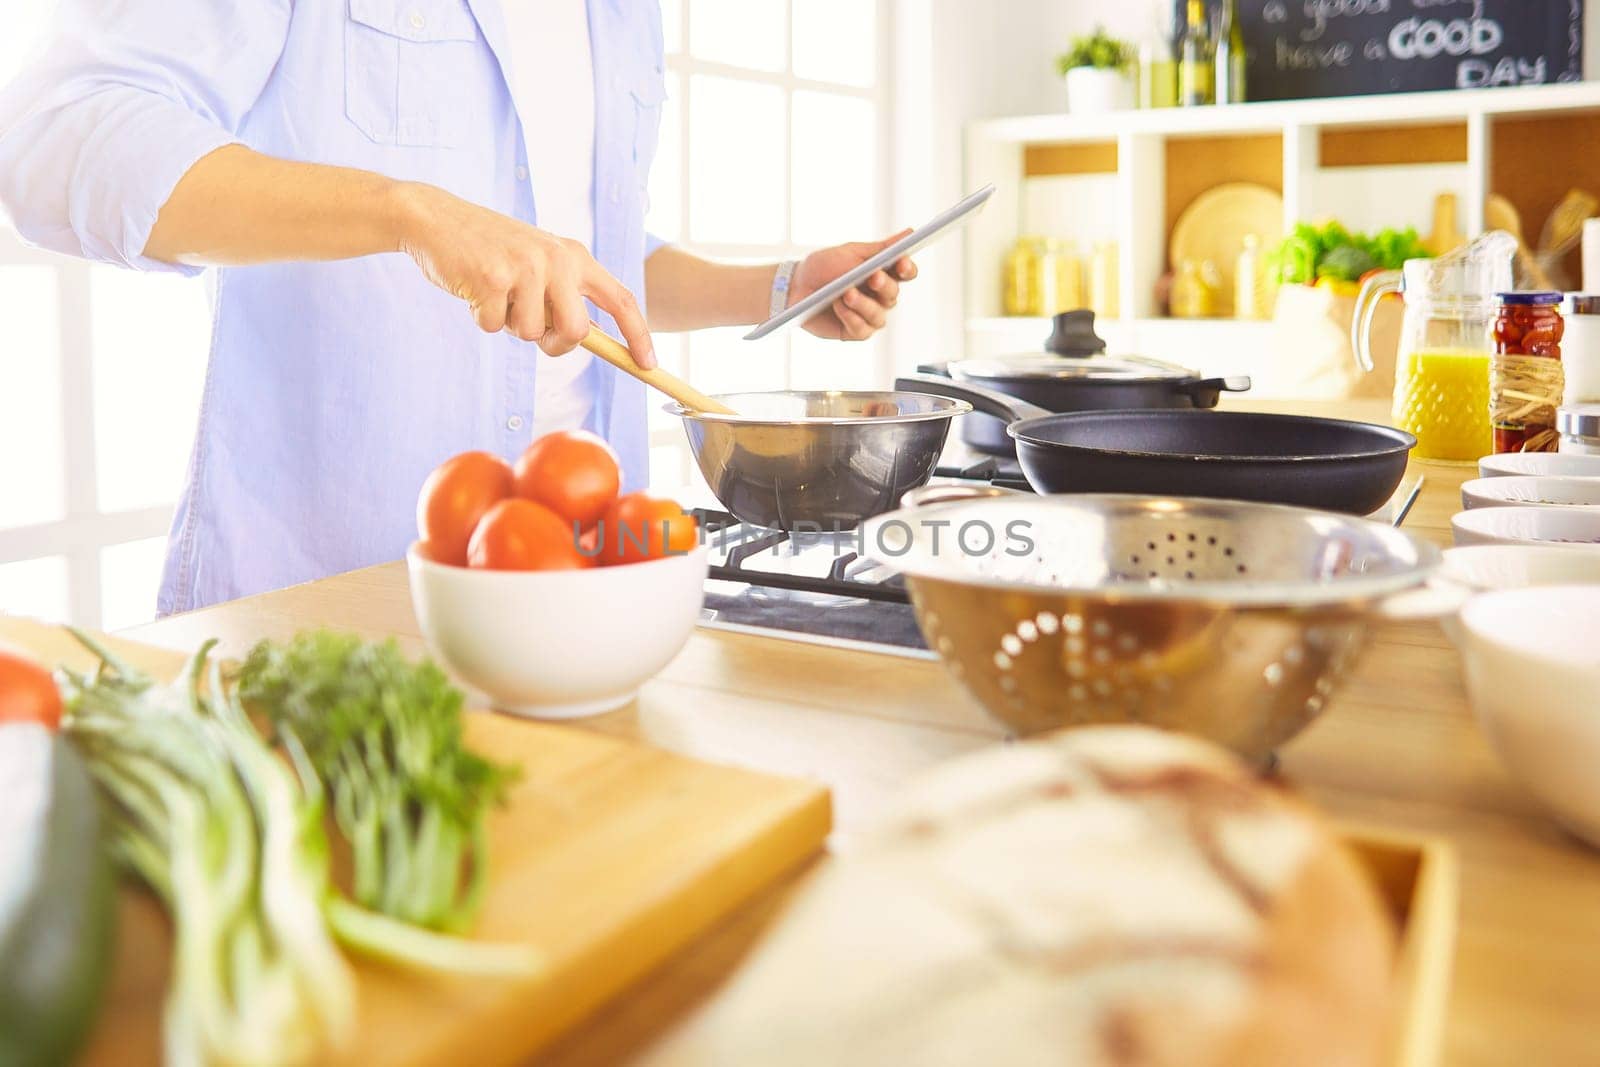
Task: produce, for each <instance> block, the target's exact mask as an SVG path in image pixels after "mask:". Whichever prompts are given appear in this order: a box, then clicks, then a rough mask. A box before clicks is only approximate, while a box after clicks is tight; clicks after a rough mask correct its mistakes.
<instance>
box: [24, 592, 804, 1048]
mask: <svg viewBox="0 0 1600 1067" xmlns="http://www.w3.org/2000/svg"><path fill="white" fill-rule="evenodd" d="M0 641H4V642H6V643H9V644H12V645H15V646H20V647H22V648H24V649H26V650H28V651H29V652H31V653H32V654H34V655H35V656H37V657H38V658H39V659H40V660H41V661H42V662H44V663H46V664H52V665H53V664H56V663H70V664H73V665H75V666H78V667H88V666H91V665H92V663H93V657H92V656H90V655H89V654H88V653H86V652H84V651H83V650H82V648H80V647H79V646H78V644H77V643H76V642H75V641H73V640H72V639H71V637H70V636H69V635H68V634H66V633H65V632H64V631H62V630H59V629H56V628H54V627H46V626H41V625H39V624H36V623H30V622H26V621H23V620H17V619H10V618H4V617H0ZM108 644H110V645H111V647H112V648H114V649H115V650H116V651H118V652H119V653H120V654H122V655H124V656H126V658H127V659H128V661H129V662H130V663H132V664H133V665H134V666H137V667H139V668H141V669H144V670H147V671H149V672H150V673H151V674H153V675H155V676H156V677H158V678H163V679H165V678H170V677H172V676H173V675H174V674H176V673H177V668H178V667H179V665H180V664H181V663H182V660H183V657H182V656H180V655H177V654H175V653H172V652H169V651H165V650H161V649H155V648H150V647H148V646H144V645H137V644H133V643H131V642H125V641H117V640H109V641H108ZM467 737H468V741H469V743H470V744H471V745H472V747H473V748H475V749H477V750H478V751H480V752H483V753H486V754H489V755H492V756H493V757H494V758H495V759H499V760H505V761H510V762H515V763H520V764H521V765H522V770H523V774H522V779H521V781H520V782H519V783H518V785H517V786H516V787H515V789H514V790H513V791H512V793H511V796H510V798H509V803H508V805H507V806H506V808H504V809H503V810H501V811H499V812H497V813H496V815H495V816H494V817H493V818H492V819H491V822H490V836H491V845H490V849H491V851H490V856H491V862H492V864H493V868H492V875H491V884H490V889H489V892H488V894H487V899H486V901H485V903H484V909H483V915H482V918H481V919H480V921H479V923H478V927H477V929H476V931H475V932H474V933H475V936H479V937H483V938H489V939H495V940H506V941H521V942H526V943H528V944H531V945H535V946H537V947H538V949H539V950H540V951H541V952H542V953H543V954H544V955H545V957H546V959H547V960H548V961H549V967H548V969H547V970H546V971H545V972H544V973H542V974H541V975H539V976H537V977H534V978H529V979H524V980H494V981H491V980H478V979H474V980H461V979H440V978H435V977H422V976H417V975H412V974H407V973H404V972H400V971H397V970H393V969H389V968H384V967H381V966H375V965H368V964H365V963H358V964H357V988H358V992H357V996H358V998H359V1007H358V1017H357V1020H356V1027H355V1034H354V1037H353V1040H352V1042H351V1044H350V1045H349V1046H348V1047H346V1048H343V1049H341V1050H339V1052H338V1054H337V1056H336V1057H334V1058H335V1059H336V1060H337V1062H348V1063H360V1064H362V1065H363V1067H376V1065H379V1064H383V1065H388V1064H403V1065H407V1067H422V1065H433V1064H440V1065H443V1064H450V1065H452V1067H453V1065H457V1064H473V1065H474V1067H482V1065H491V1064H502V1063H512V1062H516V1061H518V1060H520V1059H523V1058H525V1057H527V1056H528V1055H529V1054H531V1053H532V1052H534V1051H536V1050H537V1049H539V1048H540V1047H541V1046H543V1045H544V1044H546V1043H547V1042H549V1041H550V1039H551V1038H553V1037H554V1036H556V1035H557V1034H559V1033H560V1032H561V1031H562V1030H564V1029H566V1028H567V1027H569V1026H571V1025H572V1024H573V1023H575V1022H576V1021H578V1020H579V1019H581V1018H582V1017H583V1016H584V1015H586V1014H588V1013H589V1012H591V1011H593V1010H594V1009H595V1008H596V1007H598V1006H599V1005H600V1004H602V1003H603V1002H604V1001H605V1000H606V999H608V998H609V997H612V996H614V995H615V994H617V993H618V992H619V991H620V990H622V989H623V988H624V987H625V986H627V985H628V983H630V982H632V981H633V980H634V979H636V978H638V977H640V976H641V975H643V974H644V973H645V972H646V971H648V970H649V969H650V968H651V967H653V966H654V965H656V964H657V963H659V962H661V961H662V960H663V959H665V958H666V957H667V956H668V955H670V954H671V953H672V952H674V951H675V950H677V949H679V948H681V947H682V946H684V945H685V944H687V943H688V942H689V941H691V940H693V939H694V938H695V937H696V936H697V935H699V934H700V933H701V932H703V931H704V930H706V929H707V928H708V927H709V926H711V925H712V924H713V923H715V922H716V921H717V920H718V919H719V918H720V917H721V916H723V915H725V914H727V913H728V912H730V911H731V910H733V909H734V908H735V907H737V906H738V905H739V904H741V903H743V902H744V901H745V900H747V899H749V898H750V897H751V896H753V895H754V894H755V893H756V892H757V891H758V890H760V889H762V888H763V887H765V886H766V885H768V884H770V883H771V882H773V881H774V880H776V879H777V878H779V877H780V876H782V875H783V874H785V873H786V872H789V871H791V870H794V869H795V868H796V867H798V866H799V865H800V864H801V863H802V862H803V861H804V860H806V859H807V858H808V857H810V856H812V855H813V854H815V853H816V852H817V851H818V850H819V849H820V848H821V846H822V843H823V840H824V838H826V836H827V834H828V831H829V829H830V826H831V822H832V816H831V809H830V804H829V796H828V792H827V790H826V789H824V788H822V787H821V786H817V785H813V784H811V783H807V782H801V781H795V780H792V779H784V778H774V777H769V776H767V775H762V774H755V773H752V772H749V771H743V770H738V769H735V768H731V767H720V766H715V765H712V764H707V763H699V762H696V761H693V760H688V759H684V758H682V757H679V756H674V755H670V754H668V753H665V752H661V751H658V750H656V749H652V748H647V747H645V746H642V745H638V744H634V743H631V742H626V741H620V740H617V739H614V738H611V737H606V736H601V735H598V734H593V733H589V732H586V731H583V730H579V729H574V728H571V727H562V726H553V725H547V724H543V723H533V722H528V721H526V720H521V719H514V718H509V717H505V716H500V715H495V714H492V713H487V712H485V713H475V714H473V715H471V716H469V721H468V728H467ZM121 919H122V923H121V927H120V930H119V934H118V945H117V953H116V965H115V974H114V977H113V979H112V983H111V986H110V988H109V990H108V995H107V1003H106V1004H105V1006H104V1008H103V1009H102V1016H101V1020H100V1023H99V1025H98V1027H97V1029H96V1032H95V1035H94V1037H93V1039H92V1041H91V1045H90V1049H89V1052H88V1055H87V1056H86V1057H85V1062H86V1063H89V1064H96V1065H102V1064H116V1065H119V1067H120V1065H127V1064H156V1063H159V1062H160V1025H161V1023H160V1018H161V1005H162V1001H163V997H164V993H165V988H166V976H167V967H168V962H167V960H168V951H169V940H170V938H169V931H168V925H167V922H166V919H165V916H164V915H163V913H162V911H161V909H160V908H159V906H158V905H157V904H156V903H155V901H154V900H153V899H152V898H151V897H149V896H148V895H146V894H144V893H142V892H139V891H135V890H132V889H130V890H128V891H127V892H125V893H124V895H123V900H122V914H121Z"/></svg>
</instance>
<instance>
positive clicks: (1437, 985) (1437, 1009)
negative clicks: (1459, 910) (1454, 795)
mask: <svg viewBox="0 0 1600 1067" xmlns="http://www.w3.org/2000/svg"><path fill="white" fill-rule="evenodd" d="M1340 831H1341V836H1342V837H1343V839H1344V841H1345V843H1346V844H1347V845H1348V846H1349V847H1350V850H1351V851H1352V852H1354V853H1355V856H1356V859H1357V860H1359V861H1360V863H1361V865H1362V866H1363V867H1365V868H1366V869H1367V871H1368V872H1369V873H1370V874H1371V876H1372V882H1373V885H1374V886H1375V887H1376V888H1377V890H1378V896H1379V898H1380V899H1381V900H1382V901H1383V903H1384V904H1385V905H1386V906H1387V907H1388V909H1389V912H1390V914H1391V915H1392V916H1393V917H1394V919H1395V922H1396V925H1397V928H1398V930H1399V941H1398V951H1397V959H1396V969H1397V975H1396V982H1395V984H1396V1003H1395V1021H1394V1041H1393V1054H1392V1055H1391V1056H1390V1059H1389V1062H1390V1064H1391V1065H1392V1067H1436V1065H1437V1064H1439V1063H1441V1062H1442V1060H1443V1055H1444V1027H1445V1012H1446V1008H1447V1007H1448V1004H1449V999H1450V975H1451V971H1452V968H1453V966H1454V962H1455V940H1456V905H1457V899H1456V897H1457V891H1458V884H1459V881H1460V874H1459V868H1458V865H1457V860H1456V854H1455V849H1454V847H1453V846H1452V845H1451V844H1450V843H1449V842H1448V841H1445V840H1443V839H1441V838H1435V837H1421V836H1418V835H1414V834H1404V833H1397V832H1395V831H1391V830H1381V829H1377V828H1374V827H1371V826H1351V825H1345V826H1341V827H1340Z"/></svg>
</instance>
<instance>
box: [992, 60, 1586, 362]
mask: <svg viewBox="0 0 1600 1067" xmlns="http://www.w3.org/2000/svg"><path fill="white" fill-rule="evenodd" d="M1597 116H1600V83H1594V82H1584V83H1574V84H1563V85H1548V86H1536V87H1526V88H1514V89H1486V90H1466V91H1455V92H1433V93H1411V94H1402V95H1388V96H1362V97H1346V98H1339V99H1327V100H1306V101H1281V102H1270V103H1258V104H1238V105H1231V106H1225V107H1207V108H1192V109H1189V108H1170V109H1160V110H1150V111H1130V112H1120V113H1115V114H1109V115H1093V116H1069V115H1038V116H1022V117H1013V118H1001V119H991V120H985V121H980V122H976V123H973V124H971V125H969V126H968V128H967V131H966V145H965V148H966V157H965V177H966V187H967V188H977V187H978V186H979V185H982V184H984V183H987V182H993V183H994V184H995V186H996V194H995V198H994V200H993V201H992V202H991V203H990V205H989V208H988V209H987V210H986V211H985V212H984V213H983V214H982V215H981V216H979V218H978V219H977V220H975V221H974V222H973V224H972V225H971V227H970V228H969V229H968V232H967V235H966V241H965V279H966V281H965V294H966V309H965V311H966V316H967V320H966V321H967V331H966V332H967V338H966V342H967V351H968V353H969V354H984V353H993V352H998V351H1008V350H1024V351H1025V350H1030V349H1035V350H1036V349H1037V348H1038V347H1039V342H1040V341H1041V340H1042V339H1043V337H1044V336H1045V335H1046V334H1047V333H1048V326H1047V325H1044V324H1042V323H1041V321H1040V320H1030V319H1009V318H1004V317H1001V316H1000V314H999V312H1000V307H999V296H1000V273H1001V263H1002V260H1003V257H1004V255H1005V252H1006V250H1007V249H1008V248H1009V247H1010V245H1011V243H1012V242H1013V241H1014V240H1015V239H1016V237H1017V235H1018V234H1019V233H1020V232H1024V231H1026V230H1028V229H1029V228H1030V227H1031V228H1034V229H1038V228H1040V227H1041V225H1042V226H1043V227H1045V228H1048V229H1050V230H1051V231H1052V233H1053V235H1059V236H1067V237H1071V236H1074V234H1073V233H1070V232H1068V233H1061V232H1060V230H1061V228H1062V227H1063V226H1072V225H1076V226H1078V227H1080V228H1082V229H1083V230H1084V231H1085V233H1084V236H1087V237H1089V238H1110V239H1112V240H1115V241H1116V243H1117V246H1118V250H1119V262H1118V267H1119V290H1120V293H1121V318H1120V319H1119V320H1118V321H1117V322H1115V323H1106V324H1105V329H1104V330H1103V331H1102V333H1103V334H1104V335H1106V336H1107V339H1108V340H1109V341H1112V342H1113V345H1114V346H1115V347H1120V348H1123V349H1124V350H1132V349H1135V348H1137V349H1139V350H1142V351H1143V352H1144V354H1147V355H1151V356H1156V357H1158V358H1163V359H1172V360H1176V361H1179V362H1187V363H1189V364H1190V365H1193V366H1198V367H1199V368H1200V369H1202V370H1204V371H1206V372H1207V373H1249V374H1254V375H1256V376H1257V377H1258V379H1262V380H1261V381H1260V382H1258V390H1260V389H1261V387H1262V386H1263V385H1268V383H1269V382H1270V381H1271V380H1272V379H1274V378H1275V377H1281V378H1283V379H1284V380H1285V383H1286V384H1285V385H1284V388H1285V389H1290V390H1292V385H1290V384H1287V383H1288V382H1289V380H1290V379H1292V375H1274V374H1273V373H1271V372H1272V370H1273V364H1274V363H1275V362H1281V361H1282V359H1283V354H1282V353H1281V352H1280V351H1276V350H1275V349H1279V348H1281V347H1282V343H1281V339H1278V338H1277V337H1276V334H1275V332H1274V330H1273V329H1272V327H1271V325H1270V324H1262V323H1253V322H1235V321H1231V320H1208V321H1197V320H1163V319H1158V318H1155V317H1154V316H1155V310H1156V309H1155V299H1154V289H1155V283H1156V281H1157V280H1158V278H1159V277H1160V276H1161V274H1162V273H1163V272H1164V271H1165V270H1166V268H1167V241H1168V233H1167V226H1168V218H1169V210H1168V209H1169V205H1168V203H1167V198H1168V190H1169V188H1170V183H1169V181H1168V174H1167V169H1166V168H1167V161H1168V156H1169V148H1170V143H1171V142H1176V141H1182V140H1191V139H1198V140H1206V139H1211V140H1215V141H1217V142H1218V146H1219V154H1221V155H1224V156H1225V154H1226V153H1227V151H1229V150H1230V148H1231V147H1235V146H1237V145H1238V144H1240V143H1241V141H1240V140H1239V139H1250V138H1259V137H1261V136H1263V135H1264V136H1271V137H1275V138H1278V139H1280V143H1281V156H1282V160H1281V189H1282V194H1283V205H1284V228H1285V230H1287V229H1289V228H1290V227H1292V226H1293V225H1294V224H1295V223H1296V222H1299V221H1302V220H1315V219H1319V218H1323V217H1338V218H1340V219H1341V221H1344V222H1346V223H1347V224H1348V225H1351V226H1352V227H1354V228H1359V229H1366V228H1375V227H1380V226H1386V225H1404V224H1409V225H1415V226H1417V228H1418V229H1419V230H1421V231H1423V232H1426V231H1427V230H1428V228H1429V225H1430V224H1431V218H1432V215H1431V204H1432V200H1433V197H1434V195H1435V194H1436V193H1438V192H1442V191H1450V192H1455V193H1456V194H1457V198H1458V203H1459V209H1460V225H1461V227H1462V229H1463V230H1464V231H1465V232H1467V233H1469V234H1474V233H1477V232H1479V231H1480V230H1481V229H1482V228H1483V203H1484V200H1485V198H1486V196H1487V195H1488V193H1489V192H1490V191H1492V190H1491V185H1492V180H1493V177H1494V175H1495V173H1496V170H1495V167H1494V160H1493V158H1492V156H1493V152H1494V148H1495V141H1496V130H1497V129H1498V128H1499V124H1501V123H1515V122H1518V121H1520V120H1525V119H1533V120H1540V119H1550V118H1555V117H1562V118H1572V117H1585V118H1593V117H1597ZM1413 127H1414V128H1422V127H1427V128H1429V132H1430V133H1434V134H1437V133H1439V132H1440V131H1441V129H1443V128H1448V129H1449V139H1450V140H1451V141H1452V143H1456V144H1460V143H1463V142H1464V151H1457V152H1456V153H1455V154H1454V157H1453V158H1448V159H1428V158H1426V157H1424V158H1423V159H1422V160H1420V161H1415V162H1413V161H1411V160H1409V159H1406V158H1394V159H1382V160H1380V161H1378V162H1377V163H1375V164H1373V165H1351V164H1349V163H1348V162H1342V165H1339V166H1337V167H1325V166H1324V161H1323V159H1322V158H1321V157H1322V145H1323V144H1324V140H1325V134H1326V133H1327V132H1328V131H1339V133H1338V134H1337V136H1340V137H1342V138H1343V141H1342V142H1341V143H1342V144H1344V145H1345V146H1346V147H1347V148H1348V146H1349V145H1350V144H1352V143H1354V144H1355V147H1356V152H1357V154H1358V155H1359V153H1360V146H1361V144H1362V143H1363V142H1364V141H1365V140H1366V139H1368V138H1380V139H1382V138H1385V137H1386V138H1387V141H1386V142H1385V143H1386V144H1387V149H1386V150H1387V151H1389V152H1391V153H1394V152H1396V151H1398V152H1399V153H1400V154H1401V155H1402V156H1403V154H1404V152H1405V151H1406V146H1405V144H1404V141H1405V139H1406V138H1405V137H1404V134H1403V133H1402V134H1401V135H1400V137H1399V138H1398V139H1397V137H1396V134H1395V133H1394V132H1393V131H1397V130H1399V131H1404V130H1406V129H1407V128H1413ZM1585 128H1587V127H1585ZM1463 129H1464V135H1463V133H1462V130H1463ZM1576 136H1578V137H1579V138H1580V139H1581V138H1582V137H1583V136H1584V135H1583V134H1582V133H1580V134H1577V135H1576ZM1352 137H1353V138H1354V141H1353V142H1352ZM1418 137H1419V140H1420V139H1421V138H1422V134H1421V133H1420V132H1419V135H1418ZM1112 146H1114V151H1115V163H1114V169H1112V168H1110V167H1106V168H1103V170H1102V172H1095V171H1094V170H1093V168H1089V172H1088V173H1081V174H1079V173H1072V174H1071V176H1069V177H1030V176H1029V173H1028V165H1027V162H1026V160H1027V158H1028V153H1029V150H1030V149H1034V150H1037V149H1041V148H1048V149H1051V150H1054V151H1057V152H1058V153H1065V158H1069V159H1070V158H1072V153H1073V152H1074V151H1082V152H1084V153H1086V154H1088V153H1098V154H1099V158H1101V159H1109V158H1110V151H1111V150H1112ZM1257 147H1259V144H1258V145H1257ZM1199 148H1200V150H1201V151H1202V152H1203V151H1204V149H1203V146H1199ZM1567 151H1569V152H1581V153H1584V154H1585V155H1592V154H1594V153H1596V149H1595V148H1594V147H1593V144H1592V142H1591V143H1588V144H1574V145H1572V146H1569V148H1568V149H1567ZM1347 154H1348V153H1347ZM1462 157H1464V158H1462ZM1207 163H1208V166H1214V167H1215V168H1216V169H1217V171H1218V174H1219V175H1220V176H1221V177H1219V180H1230V179H1229V178H1228V177H1227V168H1228V160H1227V159H1226V158H1218V159H1214V160H1208V161H1207ZM1541 165H1544V166H1560V165H1561V164H1560V163H1559V162H1557V161H1553V160H1539V159H1530V160H1529V166H1530V167H1538V166H1541ZM1591 169H1592V168H1591ZM1068 170H1069V171H1071V170H1072V168H1070V167H1069V168H1068ZM1178 177H1182V176H1178ZM1040 183H1054V184H1053V185H1049V186H1046V185H1042V184H1040ZM1573 184H1581V183H1580V182H1579V181H1578V180H1577V178H1576V177H1574V180H1573ZM1493 191H1500V190H1493ZM1075 205H1077V207H1078V209H1079V211H1080V217H1078V218H1077V219H1076V222H1074V221H1072V220H1073V219H1074V207H1075ZM1176 206H1177V207H1179V208H1181V207H1182V206H1183V205H1181V204H1180V205H1176ZM1041 215H1043V216H1047V217H1046V218H1045V219H1044V220H1043V222H1042V223H1041V220H1040V216H1041ZM1064 220H1065V221H1064ZM1541 221H1542V217H1530V218H1529V219H1528V220H1527V222H1526V224H1525V225H1526V226H1527V227H1529V228H1530V229H1532V230H1534V231H1535V232H1536V230H1537V225H1538V223H1539V222H1541ZM1224 269H1226V266H1224ZM1266 391H1272V388H1271V387H1270V386H1269V388H1268V389H1267V390H1266Z"/></svg>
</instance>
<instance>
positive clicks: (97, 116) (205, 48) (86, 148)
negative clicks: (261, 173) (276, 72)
mask: <svg viewBox="0 0 1600 1067" xmlns="http://www.w3.org/2000/svg"><path fill="white" fill-rule="evenodd" d="M289 16H290V0H123V2H121V3H117V4H105V3H99V2H95V0H62V2H61V5H60V7H59V9H58V10H57V13H56V22H55V27H54V33H53V35H52V37H51V39H50V41H49V42H48V44H47V45H46V47H45V49H44V50H43V52H42V53H41V55H40V58H39V60H38V61H37V62H35V63H34V64H33V65H32V66H31V67H30V68H28V69H27V70H25V71H24V72H23V73H22V74H21V75H19V76H18V78H17V79H16V80H15V81H14V82H12V83H11V84H10V85H8V86H6V87H5V88H4V90H3V91H0V206H4V208H5V210H6V212H7V213H8V214H9V215H10V217H11V220H12V223H13V224H14V225H15V226H16V229H17V232H18V233H20V234H21V235H22V237H23V239H25V240H27V241H29V242H31V243H33V244H36V245H40V246H42V247H44V248H49V249H52V250H54V251H57V252H65V253H67V254H68V255H74V256H81V257H83V258H85V259H91V260H96V261H99V262H104V263H113V264H117V265H119V266H125V267H133V268H136V269H139V270H165V271H178V272H181V273H193V272H194V271H195V270H197V269H198V268H193V267H184V266H180V265H177V264H171V263H163V262H159V261H156V260H152V259H150V258H149V257H147V256H146V255H145V254H144V248H145V245H146V244H148V242H149V240H150V231H151V229H152V228H153V227H154V226H155V222H156V216H157V214H158V213H159V212H160V210H161V208H162V205H164V204H165V203H166V202H167V199H168V198H169V197H170V196H171V195H172V190H173V188H174V187H175V186H176V185H177V184H178V180H179V179H180V178H182V177H183V175H184V174H185V173H186V172H187V171H188V170H189V168H190V167H192V166H193V165H194V164H195V162H196V161H197V160H199V159H200V158H201V157H203V156H205V155H207V154H209V153H210V152H213V151H215V150H216V149H218V148H220V147H222V146H223V145H226V144H231V143H235V142H237V141H238V137H237V131H238V129H239V126H240V122H241V120H242V119H243V117H244V115H245V113H246V112H248V111H249V109H250V107H251V105H252V104H254V103H255V101H256V99H257V98H258V97H259V96H260V95H261V90H262V87H263V86H264V85H265V84H266V81H267V78H268V77H269V76H270V75H271V73H272V69H273V67H274V66H275V65H276V63H277V61H278V57H279V56H280V54H281V53H282V51H283V45H284V41H285V39H286V37H287V34H288V28H289Z"/></svg>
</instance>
